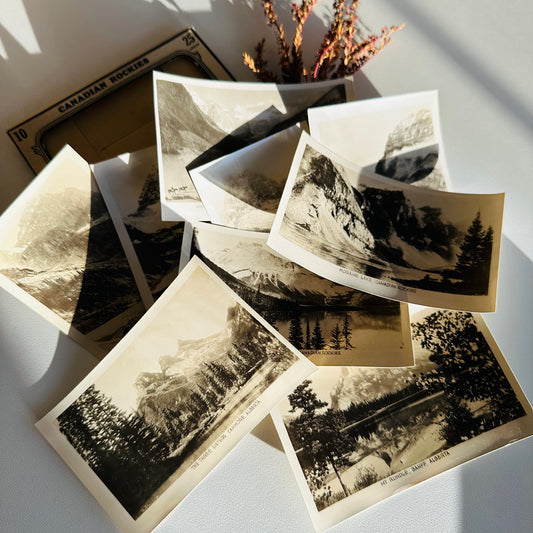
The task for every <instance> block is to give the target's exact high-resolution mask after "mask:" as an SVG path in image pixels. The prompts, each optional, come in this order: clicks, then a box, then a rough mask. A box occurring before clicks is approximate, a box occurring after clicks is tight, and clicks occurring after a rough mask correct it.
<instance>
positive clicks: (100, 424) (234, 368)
mask: <svg viewBox="0 0 533 533" xmlns="http://www.w3.org/2000/svg"><path fill="white" fill-rule="evenodd" d="M238 307H239V309H240V310H242V308H241V307H240V306H238ZM237 312H238V311H237ZM234 328H235V329H236V330H238V331H236V332H235V334H234V335H233V337H232V338H231V341H232V343H231V346H230V348H229V349H228V350H227V353H226V354H219V356H218V357H216V358H214V359H213V360H211V361H208V362H205V363H203V364H202V365H201V366H200V367H199V368H198V370H197V371H196V372H195V373H194V375H189V376H188V380H187V384H186V394H185V397H184V395H183V394H184V393H183V381H181V382H180V384H179V389H180V390H179V392H178V391H177V389H178V382H177V381H176V382H175V381H173V380H175V377H174V376H166V374H165V373H164V372H161V373H150V374H147V373H144V374H141V375H140V376H139V378H138V379H137V383H136V385H137V386H138V388H139V389H140V390H146V389H147V388H149V389H150V393H149V394H148V395H146V398H147V402H143V395H142V393H141V397H140V398H139V404H138V409H137V412H134V413H128V412H126V411H124V410H122V409H120V408H119V407H117V406H116V405H115V404H113V401H112V399H111V398H109V397H108V396H106V395H105V394H104V393H102V392H101V391H99V390H98V389H96V388H95V387H94V385H93V386H91V387H89V388H88V389H87V390H86V391H85V392H84V393H83V394H81V395H80V396H79V397H78V399H77V400H76V401H75V402H73V403H72V404H71V405H70V406H69V407H68V408H67V409H66V410H65V411H64V412H63V413H62V414H61V415H60V416H59V417H58V418H57V420H58V422H59V430H60V431H61V433H63V434H64V435H65V436H66V438H67V439H68V440H69V442H70V443H71V445H72V446H73V447H74V448H75V450H76V451H77V452H78V453H79V454H80V456H81V457H82V458H83V459H84V460H85V461H86V462H87V463H88V464H89V466H90V467H91V469H92V470H93V471H94V472H95V473H96V474H97V476H98V477H99V478H100V479H101V480H102V482H103V483H104V484H105V485H106V486H107V487H108V489H109V490H110V491H111V492H112V493H113V494H114V495H115V497H116V498H117V499H118V500H119V501H120V503H121V504H122V505H123V506H124V508H125V509H126V510H127V511H128V512H129V513H130V515H131V516H132V517H134V518H136V517H137V516H138V514H139V512H140V511H142V507H143V505H144V504H145V503H146V502H147V500H148V499H149V498H150V497H151V496H152V495H153V494H154V492H156V491H157V490H158V489H159V487H160V486H161V485H162V484H163V483H164V482H165V481H166V480H167V479H168V478H169V477H170V476H171V475H172V474H173V473H174V472H175V471H176V470H177V468H178V467H179V466H180V465H181V464H182V463H183V461H184V460H185V459H187V458H188V457H189V456H190V455H191V453H193V452H194V451H195V450H197V448H198V446H199V445H200V444H202V442H204V441H205V440H206V439H207V438H208V437H209V435H210V434H211V433H210V431H212V430H213V424H214V423H215V420H216V419H217V416H218V415H220V414H221V413H222V412H223V410H224V407H225V404H226V403H228V400H230V399H233V398H234V397H235V395H237V394H239V391H241V389H242V387H243V386H244V385H245V384H246V383H247V382H248V381H249V379H250V378H251V377H252V376H253V375H255V373H256V372H257V371H259V370H260V369H261V368H262V367H263V365H264V364H265V363H266V362H267V361H270V362H272V363H273V364H272V365H271V366H272V371H271V372H268V373H265V375H262V378H263V379H262V380H261V383H260V386H259V389H260V390H256V389H254V395H255V396H254V397H257V396H258V395H259V394H261V392H262V391H264V390H265V389H266V388H267V387H268V386H269V385H270V383H271V382H272V381H273V380H274V379H275V378H276V377H277V376H278V375H279V374H280V373H282V372H283V371H285V370H286V369H287V368H288V367H289V366H290V365H291V364H292V363H293V362H294V359H295V357H296V356H294V354H292V352H290V351H289V350H288V349H287V348H285V347H284V346H283V345H281V343H279V341H278V340H277V339H276V338H275V337H274V336H273V335H272V334H270V333H269V332H267V331H266V330H262V327H261V326H260V325H259V324H258V323H257V321H256V320H255V319H254V318H253V317H252V316H251V315H249V313H248V312H246V311H244V310H242V312H241V314H240V315H239V316H238V317H237V318H236V319H235V321H234ZM280 347H281V348H280ZM173 390H175V392H173ZM158 391H160V392H158ZM241 394H242V399H245V398H247V396H246V395H247V394H250V392H246V393H243V392H241ZM146 405H149V410H146V409H144V408H143V406H146ZM148 412H149V415H148ZM148 416H149V418H148ZM148 419H149V422H148Z"/></svg>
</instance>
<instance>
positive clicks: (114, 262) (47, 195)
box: [0, 154, 144, 356]
mask: <svg viewBox="0 0 533 533" xmlns="http://www.w3.org/2000/svg"><path fill="white" fill-rule="evenodd" d="M67 156H68V154H67ZM56 164H58V165H59V166H60V165H63V164H64V165H68V164H69V162H68V161H67V158H66V157H65V162H62V161H59V163H56ZM60 169H61V166H60ZM14 218H17V220H16V221H14V222H15V223H13V224H11V223H9V221H7V220H6V222H5V224H6V225H7V224H9V225H10V230H9V232H8V231H6V232H5V233H4V238H3V239H0V274H2V275H3V276H5V277H6V278H8V279H9V280H11V281H12V282H13V283H15V284H16V285H18V286H19V287H20V288H21V289H22V290H24V291H25V292H27V293H28V294H30V295H31V296H32V297H33V298H35V299H36V300H37V301H39V302H40V303H41V304H43V305H44V306H46V307H47V308H48V309H50V310H51V311H52V312H53V313H55V314H56V315H57V316H58V317H60V318H61V319H62V320H64V321H65V322H66V323H67V324H68V325H69V326H72V327H74V328H76V330H78V331H79V332H80V333H82V334H83V335H86V336H87V337H88V338H89V339H91V340H92V341H94V342H95V343H97V345H98V346H99V347H100V349H101V350H102V352H103V353H107V351H109V350H110V349H111V348H112V347H113V346H114V345H115V344H116V343H117V342H118V341H119V340H120V339H121V338H122V336H123V335H124V334H125V333H126V332H127V331H128V330H129V329H130V328H131V327H132V326H133V324H134V323H135V322H136V321H137V320H138V319H139V318H140V316H141V315H142V313H143V312H144V307H143V305H142V302H141V299H140V295H139V292H138V290H137V286H136V284H135V280H134V278H133V275H132V272H131V269H130V267H129V264H128V261H127V259H126V256H125V254H124V252H123V250H122V246H121V244H120V241H119V239H118V236H117V233H116V231H115V228H114V227H113V223H112V221H111V218H110V216H109V212H108V210H107V208H106V206H105V204H104V201H103V198H102V196H101V194H100V191H99V190H98V187H97V185H96V182H95V181H94V178H92V177H91V174H90V170H89V168H88V166H87V172H86V173H80V172H79V171H78V173H77V174H76V173H71V174H69V176H68V179H65V178H64V177H63V176H62V175H61V172H58V173H57V176H50V178H49V179H48V180H47V182H46V191H45V187H42V189H41V190H39V191H38V192H36V193H35V194H33V195H32V196H31V198H29V199H27V200H26V202H25V203H24V205H22V204H21V205H19V206H18V213H17V215H15V216H14ZM2 225H3V224H2ZM14 228H15V229H14ZM95 355H99V356H101V353H98V354H95Z"/></svg>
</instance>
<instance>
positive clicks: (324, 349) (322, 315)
mask: <svg viewBox="0 0 533 533" xmlns="http://www.w3.org/2000/svg"><path fill="white" fill-rule="evenodd" d="M267 238H268V235H266V234H264V233H258V232H250V231H241V230H235V229H230V228H223V227H220V226H215V225H213V224H205V223H201V222H198V223H196V224H195V225H194V228H193V227H192V225H190V224H187V226H186V230H185V237H184V250H189V248H190V252H188V253H189V256H191V257H192V256H194V255H196V256H198V257H200V258H201V259H202V261H204V262H205V263H206V264H207V265H208V266H209V267H210V268H211V269H212V270H213V271H214V272H216V274H217V275H218V276H219V277H220V278H221V279H223V280H224V282H225V283H226V284H227V285H228V286H229V287H231V288H232V289H233V290H234V291H235V292H236V293H237V294H238V295H239V296H240V297H241V298H242V299H243V300H245V301H246V302H247V303H248V304H250V306H252V307H253V308H254V309H255V310H256V311H257V312H258V313H259V314H260V315H261V316H263V318H265V319H266V320H267V321H268V322H269V323H270V324H271V325H272V326H273V327H275V328H276V329H277V330H278V331H279V332H280V333H281V334H282V335H283V336H284V337H285V338H286V339H288V340H289V342H290V343H291V344H292V345H293V346H294V347H295V348H297V349H298V350H300V352H301V353H303V354H304V355H305V356H307V357H308V358H309V359H310V360H311V361H312V362H313V363H315V364H316V365H321V366H322V365H332V366H339V365H346V366H349V365H364V366H410V365H413V351H412V345H411V331H410V327H409V312H408V309H407V304H403V303H400V302H396V301H392V300H386V299H384V298H378V297H376V296H372V295H370V294H366V293H363V292H360V291H357V290H355V289H351V288H349V287H345V286H343V285H338V284H336V283H333V282H332V281H329V280H327V279H324V278H321V277H319V276H317V275H315V274H313V273H312V272H309V271H308V270H306V269H305V268H302V267H300V266H298V265H297V264H296V263H293V262H292V261H290V260H288V259H285V258H284V257H282V256H280V255H279V254H277V253H276V252H274V251H273V250H272V249H271V248H269V247H268V246H267V244H266V242H267ZM187 259H188V257H185V258H184V260H185V261H186V260H187Z"/></svg>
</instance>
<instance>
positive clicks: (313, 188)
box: [269, 134, 504, 311]
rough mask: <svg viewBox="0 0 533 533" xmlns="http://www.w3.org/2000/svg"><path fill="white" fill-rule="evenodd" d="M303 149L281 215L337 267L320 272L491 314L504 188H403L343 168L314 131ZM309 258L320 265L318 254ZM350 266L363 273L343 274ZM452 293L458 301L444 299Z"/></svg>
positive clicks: (293, 233)
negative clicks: (500, 191) (478, 191)
mask: <svg viewBox="0 0 533 533" xmlns="http://www.w3.org/2000/svg"><path fill="white" fill-rule="evenodd" d="M304 135H305V134H304ZM305 143H307V144H305ZM301 147H304V151H303V155H302V158H301V161H300V164H299V168H298V169H297V172H296V173H295V174H294V178H293V181H291V182H290V183H288V186H289V187H290V194H288V195H287V196H285V198H287V200H286V203H285V205H284V206H283V209H281V210H280V211H279V212H278V215H277V216H278V220H280V224H279V226H278V227H279V235H281V237H283V238H284V239H286V240H287V241H288V242H290V243H291V244H293V245H296V246H297V247H300V248H301V249H303V250H306V251H308V252H310V253H311V254H312V255H313V256H314V257H317V258H318V259H319V260H321V261H322V262H323V263H322V264H324V263H325V264H326V265H329V267H324V268H328V272H327V273H323V272H321V271H320V270H318V271H317V272H318V273H320V274H322V275H325V276H326V277H329V276H330V275H331V276H333V277H331V278H330V279H333V280H334V281H338V282H343V283H345V284H350V283H353V285H352V286H353V287H355V288H363V287H362V286H360V285H359V283H360V282H359V280H360V279H361V277H364V278H365V280H364V281H367V283H366V288H364V289H363V290H368V291H369V292H374V291H376V292H374V293H375V294H379V295H380V296H384V297H387V296H388V297H391V298H396V299H400V300H402V299H403V298H404V297H405V298H411V297H413V298H416V297H417V296H416V295H417V291H416V290H415V291H410V292H409V291H406V290H405V288H413V289H417V290H421V291H425V293H422V294H421V295H420V296H418V298H419V300H420V301H418V300H415V299H412V300H411V299H408V300H407V301H412V302H413V303H420V304H422V305H433V306H438V307H439V306H440V307H448V305H455V306H458V307H459V308H463V309H468V310H471V309H472V308H475V307H476V306H482V305H485V306H486V307H487V308H486V309H485V310H487V311H488V310H490V309H491V308H492V307H493V306H494V301H495V287H496V285H495V284H496V278H497V266H498V261H499V246H500V239H501V223H502V214H503V196H504V195H503V194H487V195H477V194H457V193H447V192H440V191H430V190H427V189H422V188H417V187H411V186H409V185H403V184H397V185H396V182H393V181H391V180H387V179H385V178H379V177H377V176H376V175H375V174H369V173H366V172H365V171H362V170H361V169H357V168H356V167H353V168H352V167H346V166H343V165H341V164H340V163H338V162H336V161H335V160H334V159H332V156H330V155H329V151H328V152H327V155H326V154H324V153H322V152H321V151H320V145H318V143H316V142H314V141H313V140H312V139H311V138H310V137H309V136H305V137H302V139H301V141H300V148H301ZM293 169H294V167H293ZM286 192H287V191H286ZM274 228H276V225H274ZM272 234H274V235H273V236H272ZM272 234H271V239H270V240H269V245H270V246H272V247H273V248H274V249H276V250H277V251H278V252H280V253H283V254H284V255H287V252H289V253H290V255H288V257H291V258H292V259H293V260H295V261H297V262H300V261H299V259H300V258H299V256H298V251H295V250H297V249H296V247H295V246H293V247H292V248H293V249H292V250H289V249H288V248H289V247H288V246H287V247H285V248H284V249H279V247H278V246H277V244H276V232H275V231H274V232H272ZM300 264H302V265H303V266H305V267H307V268H309V269H310V270H314V264H313V262H312V260H309V259H307V263H306V262H303V263H300ZM339 267H341V268H340V269H339ZM342 269H346V270H347V271H349V272H355V273H356V275H355V276H352V277H349V276H344V277H343V278H342V279H340V278H339V279H337V278H335V276H338V275H339V273H340V274H342ZM357 275H359V277H357ZM397 287H399V288H400V289H404V296H401V295H399V292H398V290H396V288H397ZM431 293H433V294H431ZM447 295H457V297H454V298H449V297H448V298H447V299H446V300H444V299H442V300H441V299H439V298H446V296H447ZM459 295H462V296H464V297H465V298H462V299H461V298H460V297H458V296H459ZM478 296H483V297H485V298H484V299H480V298H477V297H478ZM454 302H455V304H454ZM471 306H474V307H471ZM448 308H450V307H448ZM453 308H455V307H453Z"/></svg>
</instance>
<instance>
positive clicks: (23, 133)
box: [13, 128, 28, 142]
mask: <svg viewBox="0 0 533 533" xmlns="http://www.w3.org/2000/svg"><path fill="white" fill-rule="evenodd" d="M13 137H15V139H16V140H17V142H21V141H23V140H24V139H27V138H28V134H27V133H26V130H24V129H22V128H20V130H18V131H14V132H13Z"/></svg>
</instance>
